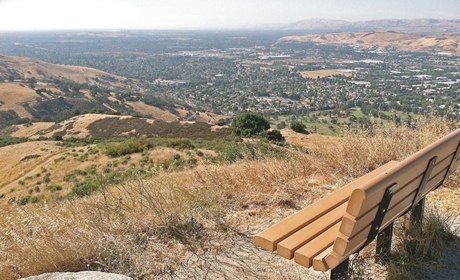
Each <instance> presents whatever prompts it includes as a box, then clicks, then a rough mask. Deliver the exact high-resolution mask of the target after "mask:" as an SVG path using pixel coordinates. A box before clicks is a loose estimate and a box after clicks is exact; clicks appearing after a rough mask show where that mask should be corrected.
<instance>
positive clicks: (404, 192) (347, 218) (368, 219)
mask: <svg viewBox="0 0 460 280" xmlns="http://www.w3.org/2000/svg"><path fill="white" fill-rule="evenodd" d="M421 180H422V176H419V177H418V178H416V179H415V180H414V181H412V182H411V183H409V184H407V185H406V186H404V187H403V188H400V189H399V191H397V192H396V193H395V194H394V195H393V198H392V199H391V202H390V205H389V206H388V210H391V209H392V208H393V207H394V206H395V205H396V204H398V203H400V202H401V200H403V199H405V198H406V197H407V196H408V195H409V194H411V193H413V192H415V191H416V190H417V188H418V186H420V182H421ZM411 203H412V202H411ZM377 210H378V204H375V205H374V208H372V209H371V210H369V211H368V212H367V213H365V214H364V215H363V216H361V217H359V218H358V217H354V216H352V215H351V214H349V213H346V214H345V215H344V217H343V220H342V224H341V226H340V232H341V233H342V234H343V235H345V236H348V237H353V236H355V235H356V234H357V233H358V232H360V231H362V230H363V229H364V228H365V227H367V226H368V225H369V224H371V223H372V222H373V221H374V219H375V215H376V214H377Z"/></svg>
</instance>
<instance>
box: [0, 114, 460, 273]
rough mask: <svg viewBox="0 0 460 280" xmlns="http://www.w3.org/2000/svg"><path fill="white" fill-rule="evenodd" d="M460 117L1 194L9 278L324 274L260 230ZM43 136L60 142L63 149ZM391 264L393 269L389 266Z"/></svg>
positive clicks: (445, 197) (2, 263)
mask: <svg viewBox="0 0 460 280" xmlns="http://www.w3.org/2000/svg"><path fill="white" fill-rule="evenodd" d="M454 128H455V125H453V124H449V123H448V122H446V121H445V120H440V119H436V118H432V119H424V120H421V121H420V122H419V123H418V129H417V130H414V129H409V128H405V127H397V126H392V125H388V126H387V127H385V128H378V129H375V130H374V131H373V132H372V133H369V131H358V132H354V133H352V132H350V133H345V134H344V135H343V136H342V137H323V136H318V135H300V134H294V133H292V134H289V135H288V134H286V136H287V140H288V142H289V141H291V140H292V142H295V143H296V144H297V145H296V146H291V147H289V146H287V147H285V148H284V149H285V150H286V151H288V154H287V156H285V157H270V156H260V157H255V158H254V157H252V159H251V158H249V157H248V158H246V159H243V160H239V161H236V162H234V163H232V164H213V163H205V162H202V163H200V164H199V165H198V166H197V167H195V168H193V169H184V170H182V171H177V172H167V171H166V170H164V171H160V172H159V173H158V174H156V175H155V176H153V177H149V178H147V177H144V174H143V173H141V172H138V173H136V172H134V173H133V174H132V179H131V180H127V181H124V182H123V183H121V184H105V183H103V189H102V191H100V192H98V193H96V194H93V195H92V196H89V197H85V198H78V199H61V200H54V201H53V200H49V201H47V202H46V203H36V204H27V205H18V204H16V203H8V204H0V209H1V213H2V214H1V215H0V225H1V226H0V251H1V252H2V254H0V278H1V279H16V278H19V277H25V276H30V275H34V274H40V273H44V272H54V271H79V270H88V269H91V270H102V271H109V272H117V273H122V274H126V275H129V276H131V277H134V278H135V279H204V278H205V279H325V278H326V277H327V275H323V274H313V273H312V272H310V271H309V270H306V269H303V268H301V267H300V266H297V265H295V264H294V263H293V262H291V261H287V260H284V259H282V258H279V257H274V255H273V254H272V253H269V252H266V251H264V250H259V249H257V248H255V247H254V246H253V244H252V236H253V235H254V234H256V233H258V232H259V231H260V230H262V229H263V228H265V227H267V226H269V225H271V224H273V223H275V222H277V221H279V220H280V219H282V218H284V217H286V216H287V215H289V214H291V213H293V212H295V211H297V210H299V209H301V208H302V207H305V206H306V205H308V204H310V203H312V202H314V201H316V200H318V199H319V198H321V197H323V196H325V195H326V194H328V193H330V192H332V191H333V190H335V189H337V188H339V187H341V186H343V185H344V184H346V183H347V182H350V181H351V180H353V179H354V178H357V177H359V176H361V175H363V174H366V173H368V172H369V171H371V170H373V169H375V168H377V167H379V166H381V165H383V164H385V163H386V162H388V161H390V160H402V159H404V158H406V157H407V156H409V155H411V154H413V153H414V152H416V151H418V150H420V149H421V148H423V147H424V146H426V145H428V144H430V143H432V142H434V141H435V140H436V139H439V138H440V137H442V136H444V135H446V134H448V133H449V132H450V131H452V130H453V129H454ZM28 144H29V143H28ZM40 144H43V145H48V146H46V148H44V149H49V152H50V153H52V152H54V151H56V152H62V150H60V149H64V148H62V147H54V146H53V144H52V143H48V142H37V145H40ZM21 145H22V144H21ZM19 147H22V146H16V148H15V146H12V147H11V148H10V149H11V151H13V150H18V149H19ZM44 147H45V146H44ZM37 149H38V150H41V149H42V148H39V147H37ZM37 149H36V150H35V152H34V153H37ZM76 149H77V153H79V152H78V149H79V148H76ZM151 152H152V153H154V151H153V150H152V151H151ZM253 152H254V153H255V154H258V153H259V152H258V151H253ZM21 156H23V155H19V156H16V157H15V159H14V162H16V161H18V160H19V161H20V159H21ZM41 157H45V155H42V156H41ZM152 157H154V154H152ZM39 158H40V157H39ZM36 159H38V158H36ZM31 160H33V159H31ZM62 162H63V163H65V162H66V161H62ZM51 164H52V163H51ZM61 166H63V165H61V164H56V165H55V166H53V168H56V169H57V168H60V167H61ZM39 167H40V164H37V165H36V168H39ZM45 168H46V169H48V170H50V169H51V166H46V167H45ZM54 170H55V169H54ZM0 174H1V173H0ZM459 175H460V174H459V172H456V173H455V174H454V175H453V176H452V178H450V179H449V180H448V182H447V184H446V186H445V187H443V188H442V189H440V190H437V191H436V192H435V193H434V194H433V195H431V196H430V197H429V203H428V204H429V205H430V206H431V207H437V209H438V210H439V211H441V212H443V213H448V214H449V215H455V214H459V213H460V205H459V202H458V199H455V198H458V197H459V196H460V188H459V183H460V176H459ZM101 179H104V176H102V177H101ZM102 182H104V181H102ZM105 182H107V181H105ZM9 195H10V194H8V196H9ZM3 199H5V197H4V198H3ZM386 273H387V272H386V271H385V268H382V271H380V272H379V275H380V274H381V275H382V277H384V275H385V274H386ZM373 276H374V277H378V275H373Z"/></svg>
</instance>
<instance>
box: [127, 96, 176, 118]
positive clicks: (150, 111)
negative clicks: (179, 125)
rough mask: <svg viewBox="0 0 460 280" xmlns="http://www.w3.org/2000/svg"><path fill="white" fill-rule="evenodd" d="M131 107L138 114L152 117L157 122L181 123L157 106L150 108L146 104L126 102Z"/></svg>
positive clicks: (174, 116)
mask: <svg viewBox="0 0 460 280" xmlns="http://www.w3.org/2000/svg"><path fill="white" fill-rule="evenodd" d="M126 104H128V105H129V106H131V107H133V109H134V110H135V111H136V112H139V113H141V114H143V115H152V116H153V117H154V118H155V119H157V120H162V121H165V122H176V121H179V117H178V116H176V115H174V114H172V113H171V112H169V111H168V110H162V109H160V108H158V107H155V106H150V105H147V104H145V103H144V102H141V101H138V102H126Z"/></svg>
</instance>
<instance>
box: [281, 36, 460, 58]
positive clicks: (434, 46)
mask: <svg viewBox="0 0 460 280" xmlns="http://www.w3.org/2000/svg"><path fill="white" fill-rule="evenodd" d="M280 40H281V41H294V42H316V43H324V44H347V45H355V46H363V47H379V48H390V49H396V50H399V51H421V52H447V53H452V54H460V37H458V36H450V35H432V36H421V35H414V34H405V33H398V32H389V31H375V32H374V31H372V32H345V33H325V34H313V35H305V36H288V37H283V38H281V39H280Z"/></svg>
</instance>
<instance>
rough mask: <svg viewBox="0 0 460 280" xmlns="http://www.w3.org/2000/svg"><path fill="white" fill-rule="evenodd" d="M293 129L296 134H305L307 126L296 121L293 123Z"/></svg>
mask: <svg viewBox="0 0 460 280" xmlns="http://www.w3.org/2000/svg"><path fill="white" fill-rule="evenodd" d="M291 129H292V130H294V131H295V132H305V125H304V124H303V123H301V122H297V121H295V122H292V123H291Z"/></svg>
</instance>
